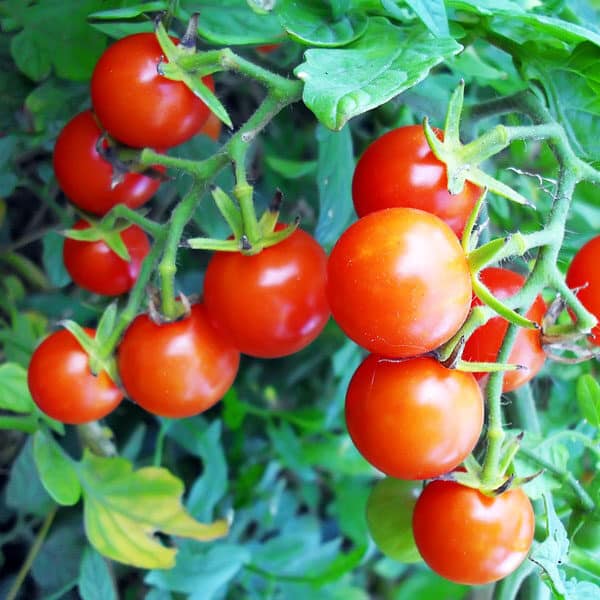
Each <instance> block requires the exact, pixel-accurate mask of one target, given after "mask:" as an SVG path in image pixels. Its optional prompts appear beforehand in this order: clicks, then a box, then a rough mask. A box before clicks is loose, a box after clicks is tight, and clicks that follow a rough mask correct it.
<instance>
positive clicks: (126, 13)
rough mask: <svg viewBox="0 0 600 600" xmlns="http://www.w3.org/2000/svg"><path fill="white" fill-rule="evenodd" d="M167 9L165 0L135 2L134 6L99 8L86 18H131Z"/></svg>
mask: <svg viewBox="0 0 600 600" xmlns="http://www.w3.org/2000/svg"><path fill="white" fill-rule="evenodd" d="M166 9H167V2H166V0H158V1H154V2H145V3H142V4H136V5H134V6H127V7H125V8H114V9H111V10H100V11H97V12H94V13H92V14H91V15H90V16H89V17H88V18H89V19H90V20H93V19H100V20H107V21H111V20H119V19H132V18H133V17H138V16H139V15H143V14H147V13H149V12H159V11H162V10H166Z"/></svg>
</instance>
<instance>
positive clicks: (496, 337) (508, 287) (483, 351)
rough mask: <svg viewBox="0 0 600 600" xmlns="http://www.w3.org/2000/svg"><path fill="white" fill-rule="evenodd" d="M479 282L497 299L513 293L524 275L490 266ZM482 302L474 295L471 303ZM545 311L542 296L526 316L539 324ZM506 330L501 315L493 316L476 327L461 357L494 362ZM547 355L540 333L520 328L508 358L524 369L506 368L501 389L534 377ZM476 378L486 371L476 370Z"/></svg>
mask: <svg viewBox="0 0 600 600" xmlns="http://www.w3.org/2000/svg"><path fill="white" fill-rule="evenodd" d="M479 278H480V279H481V281H482V282H483V283H484V284H485V285H486V286H487V288H488V289H489V290H490V291H491V292H492V294H494V296H496V297H497V298H499V299H500V300H503V299H505V298H510V296H513V295H514V294H516V293H517V292H518V291H519V290H520V289H521V288H522V287H523V284H524V283H525V278H524V277H523V276H522V275H519V274H518V273H515V272H514V271H509V270H507V269H500V268H498V267H489V268H487V269H483V271H481V273H480V274H479ZM477 305H481V300H479V298H477V297H473V306H477ZM545 314H546V304H545V303H544V301H543V299H542V298H541V296H538V297H537V298H536V299H535V302H534V303H533V305H532V307H531V308H530V309H529V311H528V312H527V318H528V319H531V320H532V321H535V322H536V323H538V324H541V322H542V319H543V318H544V315H545ZM507 329H508V321H507V320H506V319H503V318H502V317H493V318H492V319H490V320H489V321H488V322H487V323H486V324H485V325H483V326H482V327H479V329H476V330H475V332H474V333H473V334H472V335H471V337H470V338H469V339H468V340H467V343H466V344H465V348H464V351H463V355H462V358H463V359H464V360H466V361H471V362H495V360H496V357H497V356H498V352H499V351H500V346H501V344H502V340H503V339H504V336H505V335H506V330H507ZM545 359H546V355H545V354H544V349H543V348H542V343H541V334H540V331H539V330H535V329H521V331H519V333H518V334H517V339H516V341H515V345H514V346H513V349H512V351H511V353H510V356H509V358H508V362H509V363H513V364H516V365H522V366H524V367H527V369H526V370H519V371H507V372H506V373H505V374H504V382H503V384H502V390H503V391H504V392H511V391H512V390H516V389H517V388H518V387H520V386H522V385H523V384H524V383H527V382H528V381H529V380H530V379H533V378H534V377H535V376H536V375H537V374H538V372H539V371H540V369H541V368H542V366H543V365H544V361H545ZM475 376H476V377H477V378H478V379H481V378H482V377H485V376H486V374H485V373H477V374H476V375H475Z"/></svg>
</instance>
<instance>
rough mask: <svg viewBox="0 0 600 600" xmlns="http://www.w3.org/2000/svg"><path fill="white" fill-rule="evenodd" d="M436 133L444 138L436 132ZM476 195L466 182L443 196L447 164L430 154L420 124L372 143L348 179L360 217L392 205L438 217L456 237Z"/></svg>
mask: <svg viewBox="0 0 600 600" xmlns="http://www.w3.org/2000/svg"><path fill="white" fill-rule="evenodd" d="M436 134H437V135H438V137H439V138H440V139H442V138H443V134H442V132H441V131H436ZM481 193H482V190H481V188H479V187H477V186H476V185H473V184H472V183H469V182H467V183H466V184H465V187H464V188H463V191H462V192H460V193H459V194H455V195H451V194H450V192H448V180H447V178H446V165H444V163H442V162H441V161H439V160H438V159H437V158H436V157H435V155H434V154H433V152H432V151H431V148H430V147H429V144H428V143H427V140H426V138H425V134H424V133H423V127H422V126H421V125H409V126H406V127H399V128H398V129H394V130H392V131H389V132H388V133H386V134H385V135H382V136H381V137H380V138H378V139H377V140H375V141H374V142H373V143H372V144H371V145H370V146H369V147H368V148H367V150H366V151H365V153H364V154H363V155H362V156H361V158H360V160H359V161H358V164H357V165H356V170H355V171H354V178H353V180H352V197H353V199H354V208H355V209H356V214H357V215H358V216H359V217H364V216H365V215H368V214H369V213H372V212H375V211H377V210H382V209H384V208H392V207H394V206H405V207H408V208H419V209H421V210H425V211H427V212H430V213H433V214H434V215H437V216H438V217H439V218H440V219H442V220H443V221H445V222H446V223H447V224H448V225H449V226H450V227H451V228H452V230H453V231H454V233H455V234H456V235H457V236H459V237H460V236H462V232H463V229H464V228H465V223H466V222H467V219H468V217H469V215H470V214H471V211H472V210H473V207H474V206H475V203H476V202H477V200H478V199H479V197H480V196H481Z"/></svg>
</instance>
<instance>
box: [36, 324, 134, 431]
mask: <svg viewBox="0 0 600 600" xmlns="http://www.w3.org/2000/svg"><path fill="white" fill-rule="evenodd" d="M84 331H85V332H86V333H88V334H90V335H92V334H93V333H94V330H93V329H89V328H85V329H84ZM27 383H28V385H29V391H30V393H31V397H32V398H33V401H34V402H35V403H36V404H37V406H38V407H39V409H40V410H41V411H42V412H43V413H45V414H47V415H48V416H49V417H52V418H53V419H56V420H57V421H61V422H62V423H68V424H70V425H80V424H82V423H88V422H90V421H96V420H98V419H102V418H103V417H105V416H106V415H108V414H109V413H110V412H112V411H113V410H114V409H115V408H116V407H117V406H118V405H119V403H120V402H121V400H122V399H123V394H122V392H121V390H119V388H118V387H117V386H116V385H115V384H114V382H113V381H112V380H111V379H110V377H109V376H108V374H107V373H106V372H104V371H102V372H100V373H99V374H98V375H97V376H95V375H93V374H92V372H91V370H90V365H89V358H88V355H87V354H86V353H85V351H84V350H83V348H82V347H81V346H80V344H79V342H78V341H77V340H76V339H75V337H74V336H73V335H72V334H71V333H70V332H69V331H67V330H66V329H61V330H60V331H56V332H54V333H51V334H50V335H49V336H48V337H47V338H46V339H45V340H44V341H43V342H42V343H41V344H40V345H39V346H38V347H37V348H36V349H35V352H34V353H33V355H32V357H31V362H30V363H29V368H28V370H27Z"/></svg>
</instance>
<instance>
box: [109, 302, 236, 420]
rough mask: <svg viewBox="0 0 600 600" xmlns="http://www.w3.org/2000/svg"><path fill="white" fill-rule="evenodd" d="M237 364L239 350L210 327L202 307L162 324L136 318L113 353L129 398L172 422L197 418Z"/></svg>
mask: <svg viewBox="0 0 600 600" xmlns="http://www.w3.org/2000/svg"><path fill="white" fill-rule="evenodd" d="M239 361H240V354H239V352H238V351H237V349H236V348H234V347H233V346H232V345H231V344H230V343H229V342H228V341H227V340H225V339H224V338H223V336H222V335H221V334H220V333H219V332H218V331H217V330H216V329H215V328H214V327H213V326H212V325H211V323H210V321H209V319H208V315H207V314H206V309H205V307H204V305H203V304H195V305H194V306H192V310H191V313H190V315H189V316H188V317H186V318H184V319H181V320H179V321H173V322H171V323H165V324H163V325H157V324H156V323H154V322H153V321H152V320H151V319H150V317H149V316H148V315H139V316H138V317H136V318H135V320H134V321H133V322H132V324H131V325H130V326H129V328H128V329H127V331H126V332H125V335H124V336H123V341H122V342H121V344H120V346H119V348H118V353H117V364H118V368H119V374H120V376H121V381H122V382H123V386H124V387H125V390H126V391H127V394H128V396H129V398H130V399H131V400H133V401H135V402H136V403H137V404H139V405H140V406H141V407H142V408H144V409H146V410H147V411H148V412H151V413H154V414H156V415H160V416H162V417H172V418H182V417H189V416H192V415H196V414H199V413H201V412H203V411H205V410H207V409H209V408H210V407H211V406H213V405H214V404H215V403H216V402H218V401H219V400H220V399H221V398H222V397H223V395H224V394H225V392H226V391H227V390H228V389H229V388H230V387H231V385H232V383H233V381H234V379H235V376H236V374H237V370H238V366H239Z"/></svg>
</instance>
